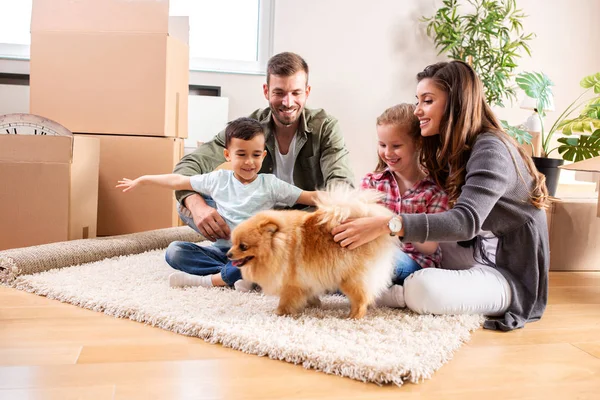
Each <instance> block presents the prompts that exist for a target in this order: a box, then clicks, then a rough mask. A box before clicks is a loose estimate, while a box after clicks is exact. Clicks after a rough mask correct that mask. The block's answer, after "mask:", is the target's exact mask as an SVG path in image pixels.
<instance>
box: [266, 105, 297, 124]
mask: <svg viewBox="0 0 600 400" xmlns="http://www.w3.org/2000/svg"><path fill="white" fill-rule="evenodd" d="M269 108H270V109H271V114H273V118H275V119H276V120H277V122H279V123H280V124H282V125H283V126H290V125H293V124H294V123H296V121H298V119H300V115H301V114H302V109H301V108H299V109H298V110H297V111H296V118H294V119H292V120H288V119H283V118H281V117H280V114H279V110H277V109H276V108H275V107H273V106H272V105H271V104H269Z"/></svg>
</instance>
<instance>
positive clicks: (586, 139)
mask: <svg viewBox="0 0 600 400" xmlns="http://www.w3.org/2000/svg"><path fill="white" fill-rule="evenodd" d="M558 142H559V143H561V145H560V146H559V147H558V152H559V153H560V154H561V156H562V158H563V159H565V160H568V161H582V160H587V159H588V158H593V157H598V156H599V155H600V129H598V130H596V131H595V132H594V133H593V134H592V135H581V136H579V137H570V138H559V139H558Z"/></svg>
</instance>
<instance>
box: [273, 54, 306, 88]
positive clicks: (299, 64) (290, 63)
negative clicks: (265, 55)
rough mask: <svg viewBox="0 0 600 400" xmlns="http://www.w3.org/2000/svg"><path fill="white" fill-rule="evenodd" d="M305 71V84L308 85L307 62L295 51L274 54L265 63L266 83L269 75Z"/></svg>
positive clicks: (288, 74) (289, 74) (287, 74)
mask: <svg viewBox="0 0 600 400" xmlns="http://www.w3.org/2000/svg"><path fill="white" fill-rule="evenodd" d="M299 71H304V72H306V84H307V85H308V64H307V63H306V61H304V59H303V58H302V57H300V56H299V55H298V54H296V53H290V52H285V53H279V54H275V55H274V56H273V57H271V59H269V63H268V64H267V85H268V84H269V78H270V77H271V75H278V76H292V75H294V74H295V73H296V72H299Z"/></svg>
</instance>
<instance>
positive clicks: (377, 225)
mask: <svg viewBox="0 0 600 400" xmlns="http://www.w3.org/2000/svg"><path fill="white" fill-rule="evenodd" d="M389 220H390V217H364V218H356V219H347V220H346V221H344V223H342V224H341V225H338V226H336V227H335V228H333V230H332V231H331V234H332V235H333V240H334V241H336V242H338V243H339V244H340V246H342V247H346V248H348V249H350V250H352V249H355V248H357V247H359V246H362V245H363V244H365V243H369V242H370V241H371V240H375V239H377V238H378V237H379V236H381V235H384V234H389V233H390V231H389V228H388V225H387V223H388V221H389Z"/></svg>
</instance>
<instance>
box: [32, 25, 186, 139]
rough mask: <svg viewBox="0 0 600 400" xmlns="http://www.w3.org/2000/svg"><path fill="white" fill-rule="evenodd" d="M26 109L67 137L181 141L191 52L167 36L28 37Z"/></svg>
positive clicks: (64, 34) (68, 34) (38, 34)
mask: <svg viewBox="0 0 600 400" xmlns="http://www.w3.org/2000/svg"><path fill="white" fill-rule="evenodd" d="M30 71H31V72H30V73H31V83H30V85H31V89H30V112H31V113H33V114H37V115H42V116H44V117H46V118H50V119H53V120H55V121H57V122H58V123H60V124H62V125H64V126H65V127H66V128H67V129H69V130H70V131H71V132H78V133H79V132H81V133H94V134H123V135H143V136H170V137H181V138H185V137H187V123H188V85H189V48H188V47H187V46H186V45H185V44H184V43H182V42H180V41H178V40H177V39H175V38H172V37H170V36H167V35H166V34H144V33H122V32H119V33H115V32H104V33H77V32H75V33H74V32H33V33H32V34H31V62H30Z"/></svg>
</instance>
